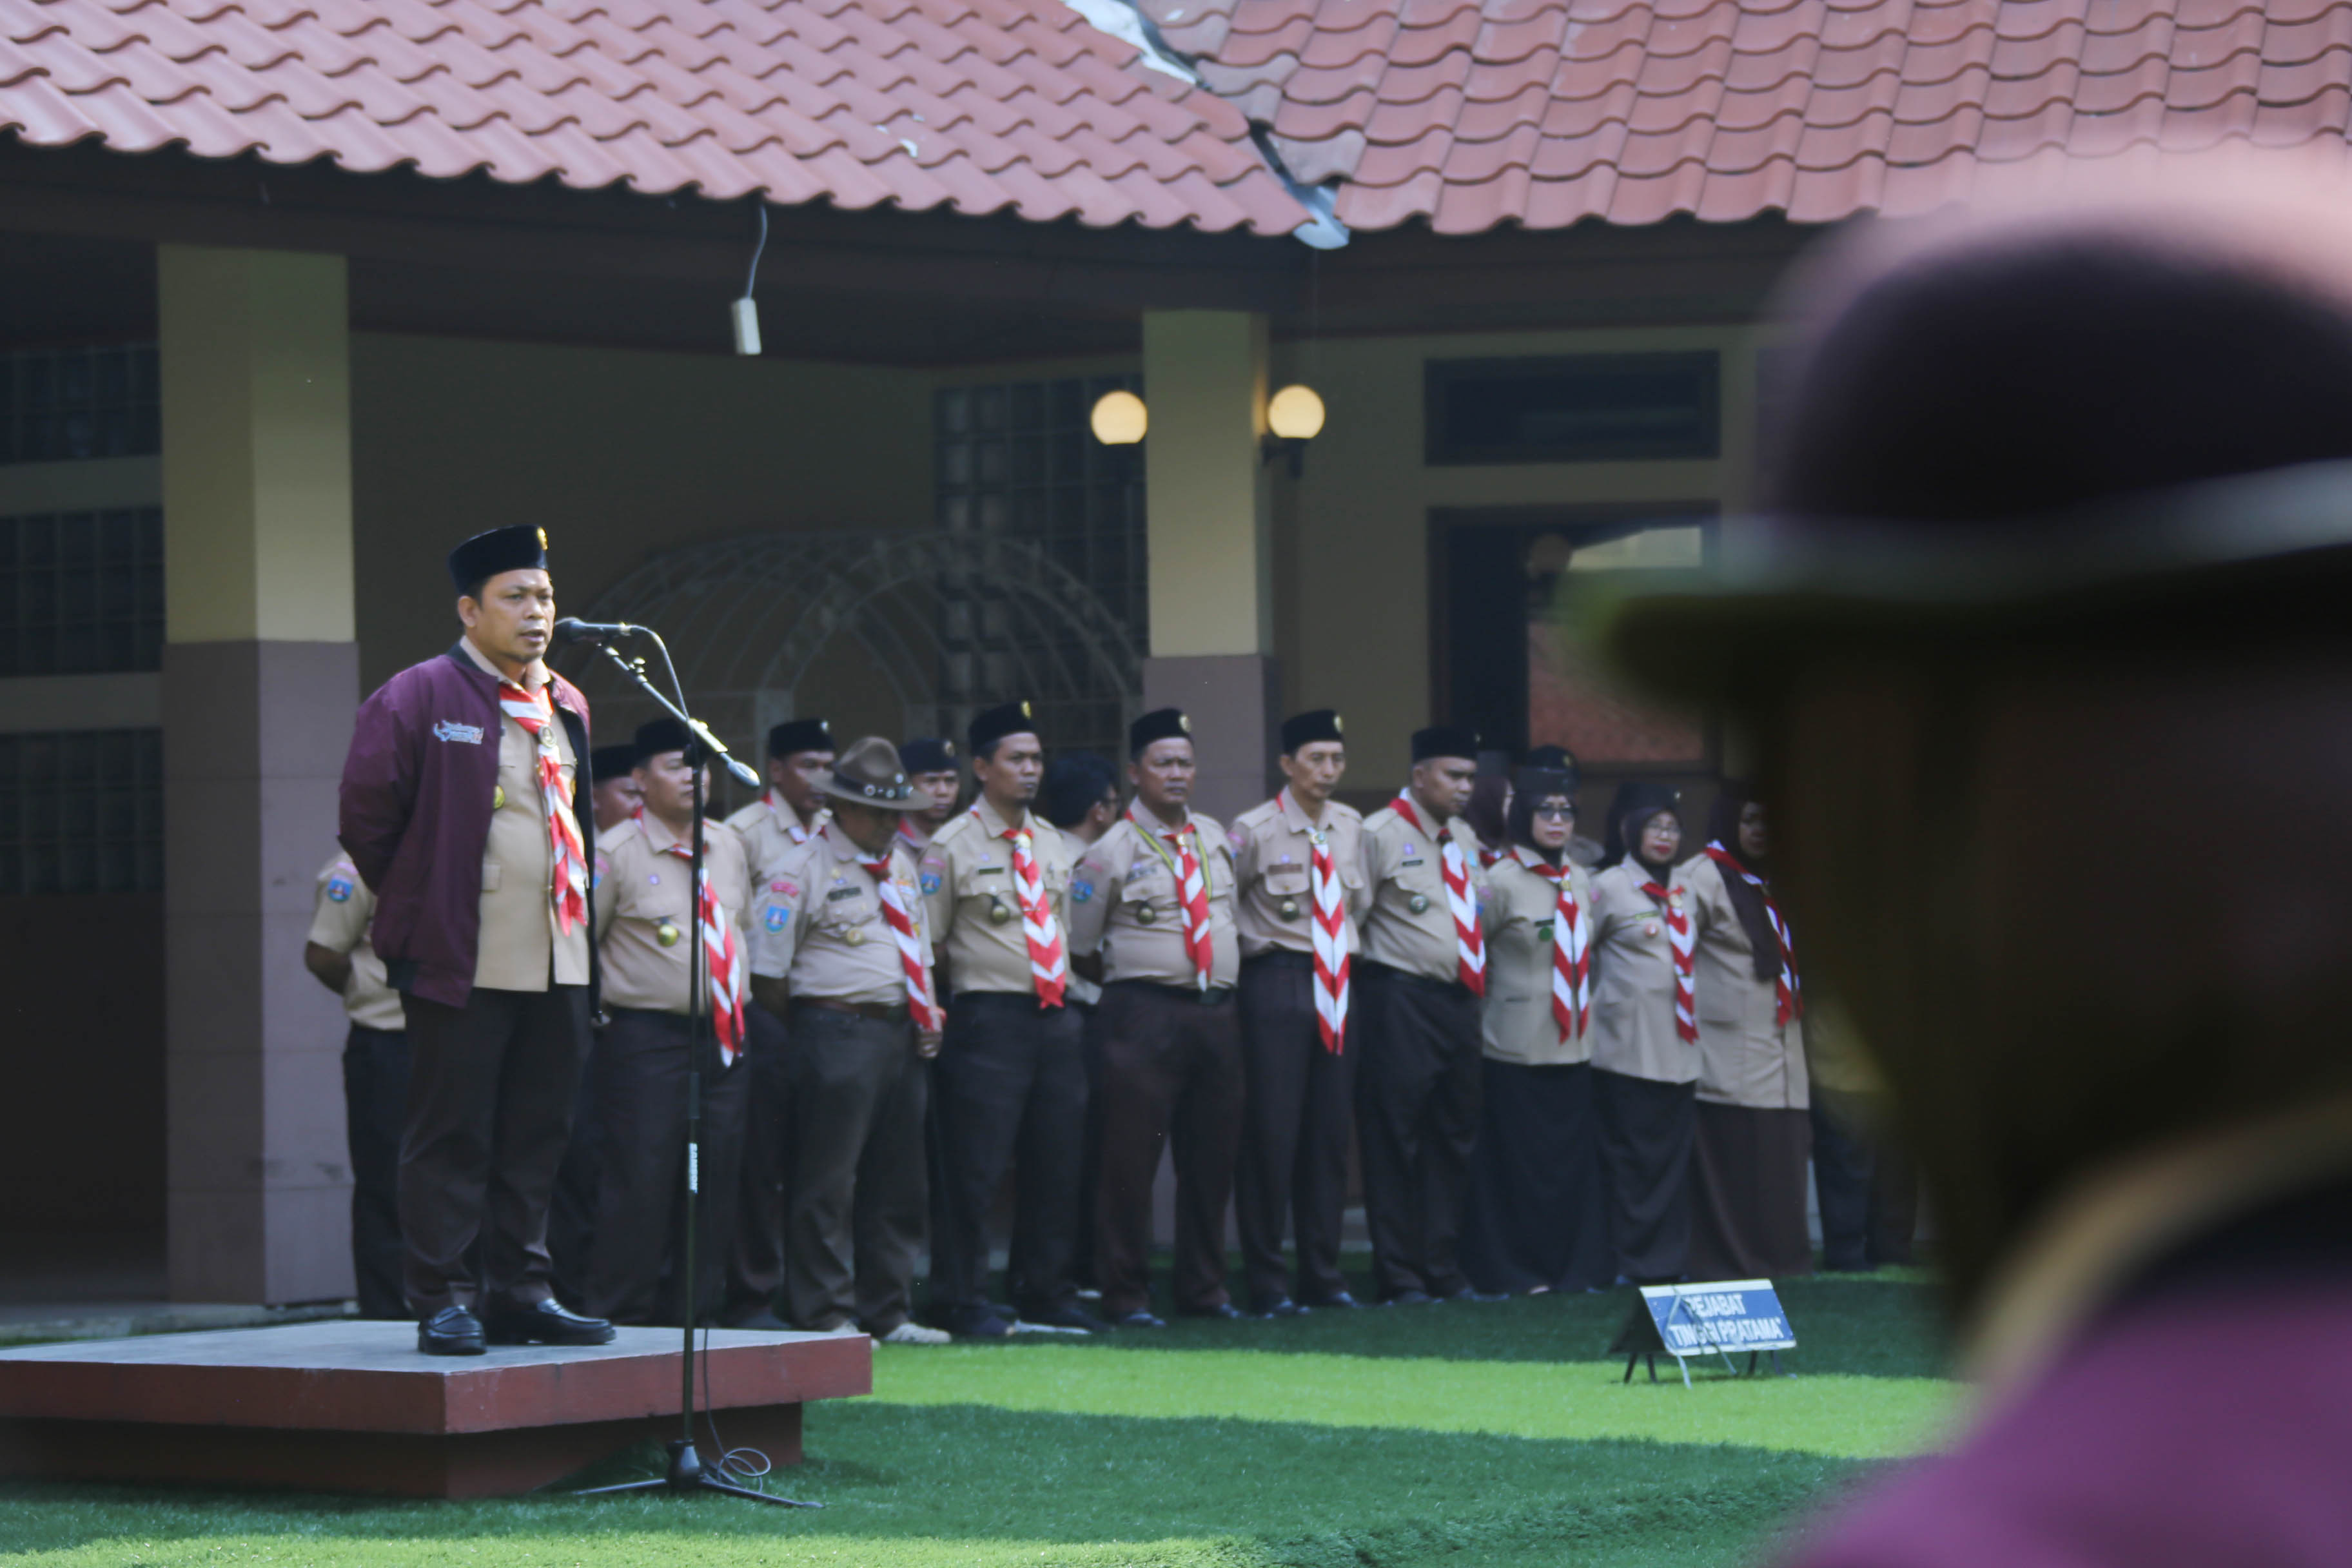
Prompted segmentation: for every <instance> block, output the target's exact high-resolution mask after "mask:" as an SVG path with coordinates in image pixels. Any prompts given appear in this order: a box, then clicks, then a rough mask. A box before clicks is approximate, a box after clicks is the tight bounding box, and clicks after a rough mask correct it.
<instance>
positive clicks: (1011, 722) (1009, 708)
mask: <svg viewBox="0 0 2352 1568" xmlns="http://www.w3.org/2000/svg"><path fill="white" fill-rule="evenodd" d="M1036 732H1037V715H1036V712H1035V710H1033V709H1032V708H1031V707H1030V706H1029V704H1027V703H1026V702H1006V703H1003V704H1001V705H999V706H997V707H994V708H988V709H983V710H982V711H980V712H978V713H975V714H973V715H972V720H971V731H969V732H968V734H967V735H966V737H965V738H966V739H968V740H969V741H971V754H972V755H973V756H975V757H976V756H979V755H980V754H981V753H982V752H985V751H987V750H988V748H989V747H991V746H992V745H994V744H996V742H999V741H1002V740H1003V739H1004V737H1005V736H1007V735H1034V734H1035V733H1036Z"/></svg>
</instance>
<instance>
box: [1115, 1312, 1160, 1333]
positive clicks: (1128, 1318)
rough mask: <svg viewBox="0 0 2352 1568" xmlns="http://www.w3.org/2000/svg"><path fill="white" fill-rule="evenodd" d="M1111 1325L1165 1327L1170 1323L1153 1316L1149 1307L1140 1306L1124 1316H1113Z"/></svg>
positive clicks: (1123, 1327)
mask: <svg viewBox="0 0 2352 1568" xmlns="http://www.w3.org/2000/svg"><path fill="white" fill-rule="evenodd" d="M1110 1326H1111V1327H1112V1328H1114V1329H1164V1328H1166V1327H1167V1326H1168V1325H1167V1323H1165V1322H1164V1321H1161V1320H1160V1319H1158V1318H1155V1317H1153V1316H1152V1315H1151V1312H1150V1309H1149V1308H1145V1307H1138V1308H1137V1309H1136V1310H1134V1311H1132V1312H1129V1313H1127V1314H1126V1315H1125V1316H1123V1317H1118V1318H1113V1319H1112V1320H1111V1321H1110Z"/></svg>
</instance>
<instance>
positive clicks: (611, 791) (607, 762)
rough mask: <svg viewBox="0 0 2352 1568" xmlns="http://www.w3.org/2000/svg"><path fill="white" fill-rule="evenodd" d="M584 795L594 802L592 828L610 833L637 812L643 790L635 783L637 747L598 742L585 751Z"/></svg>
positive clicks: (633, 744) (643, 794)
mask: <svg viewBox="0 0 2352 1568" xmlns="http://www.w3.org/2000/svg"><path fill="white" fill-rule="evenodd" d="M588 777H589V779H590V784H589V791H588V797H589V799H590V800H591V801H593V803H594V804H595V808H596V831H597V832H599V833H610V832H611V831H613V829H614V828H615V827H618V826H621V824H623V823H625V822H626V821H628V820H629V818H631V817H632V816H635V815H636V814H637V807H638V806H639V805H641V804H643V803H644V800H645V792H644V791H643V790H641V789H639V788H638V787H637V748H636V745H635V742H632V743H630V744H628V745H625V746H599V747H597V748H596V749H595V750H594V751H593V752H589V753H588Z"/></svg>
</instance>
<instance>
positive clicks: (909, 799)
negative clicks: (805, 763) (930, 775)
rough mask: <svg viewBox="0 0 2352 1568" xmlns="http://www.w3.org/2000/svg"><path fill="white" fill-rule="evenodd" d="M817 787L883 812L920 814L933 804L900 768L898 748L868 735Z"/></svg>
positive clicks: (844, 754)
mask: <svg viewBox="0 0 2352 1568" xmlns="http://www.w3.org/2000/svg"><path fill="white" fill-rule="evenodd" d="M817 788H818V789H819V790H820V791H822V792H823V793H824V794H826V795H831V796H833V797H834V798H835V800H850V801H856V803H857V804H858V805H870V806H875V807H877V808H878V809H880V810H883V811H920V810H922V809H923V808H924V807H925V806H928V805H930V804H931V802H930V797H929V796H928V795H917V794H916V793H915V786H914V785H913V784H910V783H908V780H907V770H906V769H905V768H903V767H901V766H900V765H899V763H898V747H897V746H895V745H893V744H892V743H891V742H888V741H886V740H884V739H883V738H882V737H881V736H879V735H868V736H866V738H865V739H864V740H862V741H859V742H856V743H855V744H853V745H852V746H851V747H850V748H849V750H847V751H845V752H842V753H841V754H840V755H839V756H837V757H835V759H834V760H833V768H832V771H831V772H829V773H826V774H825V776H824V781H823V782H822V783H820V784H818V785H817Z"/></svg>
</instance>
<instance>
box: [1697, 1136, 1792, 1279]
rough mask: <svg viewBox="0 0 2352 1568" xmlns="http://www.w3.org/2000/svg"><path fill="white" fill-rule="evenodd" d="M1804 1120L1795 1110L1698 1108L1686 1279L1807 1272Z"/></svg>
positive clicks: (1756, 1276) (1764, 1276)
mask: <svg viewBox="0 0 2352 1568" xmlns="http://www.w3.org/2000/svg"><path fill="white" fill-rule="evenodd" d="M1812 1141H1813V1129H1812V1121H1811V1117H1810V1116H1809V1115H1808V1114H1807V1113H1806V1112H1804V1111H1801V1110H1750V1109H1748V1107H1746V1106H1739V1105H1710V1104H1708V1103H1706V1101H1704V1100H1702V1101H1701V1102H1700V1103H1699V1107H1698V1136H1697V1138H1696V1140H1695V1142H1694V1143H1693V1146H1692V1149H1691V1248H1690V1277H1691V1278H1692V1279H1771V1278H1773V1277H1775V1276H1780V1275H1789V1274H1811V1272H1812V1271H1813V1247H1812V1242H1811V1239H1810V1238H1809V1237H1807V1235H1806V1233H1805V1161H1806V1158H1807V1156H1808V1155H1809V1154H1810V1153H1811V1149H1812Z"/></svg>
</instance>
